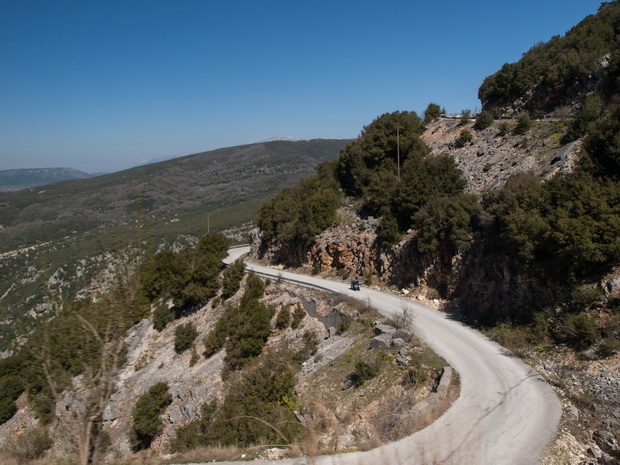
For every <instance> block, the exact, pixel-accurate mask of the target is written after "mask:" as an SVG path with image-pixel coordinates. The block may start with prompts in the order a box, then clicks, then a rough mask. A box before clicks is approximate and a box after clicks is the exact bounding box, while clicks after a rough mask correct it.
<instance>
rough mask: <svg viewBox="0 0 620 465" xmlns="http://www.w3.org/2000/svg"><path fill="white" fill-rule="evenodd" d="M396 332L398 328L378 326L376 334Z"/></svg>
mask: <svg viewBox="0 0 620 465" xmlns="http://www.w3.org/2000/svg"><path fill="white" fill-rule="evenodd" d="M395 332H396V328H395V327H394V326H390V325H376V326H375V334H377V335H379V334H393V333H395Z"/></svg>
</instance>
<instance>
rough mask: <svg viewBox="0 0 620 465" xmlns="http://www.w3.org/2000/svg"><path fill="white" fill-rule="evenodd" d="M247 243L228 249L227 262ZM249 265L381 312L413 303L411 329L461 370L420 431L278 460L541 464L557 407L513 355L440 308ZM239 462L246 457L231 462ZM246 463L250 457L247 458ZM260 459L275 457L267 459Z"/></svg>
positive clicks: (344, 464) (328, 464) (351, 464)
mask: <svg viewBox="0 0 620 465" xmlns="http://www.w3.org/2000/svg"><path fill="white" fill-rule="evenodd" d="M248 250H249V248H247V247H245V248H239V249H231V251H230V255H229V259H228V261H229V262H232V261H234V259H236V258H238V257H240V256H241V255H242V254H244V253H247V251H248ZM246 267H247V268H248V269H251V270H254V271H256V272H259V273H262V274H267V275H271V276H274V277H277V276H281V277H282V278H283V279H286V280H294V281H297V282H300V281H301V282H304V283H306V285H310V286H318V287H321V288H327V289H331V290H333V291H336V292H339V293H343V294H348V295H352V296H354V297H357V298H359V299H363V300H368V299H369V300H370V302H371V304H372V305H373V306H374V307H375V308H377V309H378V310H379V312H381V313H382V314H383V315H385V316H388V317H389V316H390V315H393V314H395V313H397V312H401V311H402V306H403V302H406V305H408V306H410V307H411V308H413V309H414V313H415V321H414V330H415V333H416V335H417V336H419V337H420V338H421V339H422V340H423V341H425V342H426V343H427V344H428V345H429V346H431V347H432V348H433V350H435V352H437V353H438V354H439V355H441V356H442V357H444V358H445V359H446V360H447V361H448V362H449V363H450V365H451V366H452V367H453V368H454V369H455V370H456V371H457V372H458V373H459V375H460V379H461V395H460V396H459V398H458V399H457V400H456V401H455V402H454V404H453V405H452V407H450V408H449V409H448V411H447V412H446V413H445V414H444V415H443V416H442V417H441V418H439V419H438V420H437V421H435V422H434V423H432V424H431V425H430V426H428V427H427V428H425V429H423V430H422V431H419V432H418V433H416V434H414V435H412V436H408V437H406V438H404V439H401V440H399V441H396V442H393V443H390V444H387V445H384V446H381V447H379V448H377V449H373V450H371V451H367V452H354V453H347V454H340V455H333V456H320V457H315V458H313V459H312V460H310V459H296V460H285V461H280V462H277V463H287V464H288V463H290V464H306V463H312V464H317V465H318V464H320V465H374V464H399V465H401V464H402V465H405V464H407V465H412V464H455V465H456V464H459V465H464V464H476V465H504V464H506V465H509V464H510V465H532V464H535V463H540V461H541V459H542V456H543V454H544V451H545V449H546V447H547V445H548V444H549V443H550V441H551V440H552V439H553V437H554V436H555V433H556V429H557V426H558V423H559V421H560V416H561V412H562V407H561V404H560V401H559V400H558V398H557V396H556V395H555V393H554V392H553V390H552V389H551V387H550V386H549V385H548V384H547V383H545V381H544V380H543V378H542V377H541V376H540V375H539V374H538V373H537V372H536V371H534V370H533V369H532V368H531V367H529V366H528V365H526V364H525V363H524V362H523V361H521V360H520V359H519V358H517V357H515V356H514V355H513V354H512V353H510V352H509V351H507V350H506V349H504V348H502V347H501V346H499V345H498V344H496V343H494V342H492V341H491V340H489V339H488V338H486V337H485V336H483V335H481V334H480V333H479V332H477V331H475V330H473V329H471V328H469V327H468V326H465V325H464V324H462V323H459V322H457V321H454V320H451V319H449V318H448V317H447V316H446V315H445V314H443V313H441V312H439V311H437V310H435V309H432V308H429V307H427V306H424V305H422V304H420V303H417V302H415V301H412V300H409V299H406V300H405V299H403V298H401V297H398V296H396V295H393V294H388V293H385V292H380V291H375V290H372V289H366V288H364V287H362V289H361V291H357V292H354V291H350V290H349V289H348V285H347V284H346V283H342V282H335V281H329V280H325V279H320V278H315V277H312V276H305V275H299V274H294V273H290V272H286V271H279V270H274V269H273V268H268V267H264V266H260V265H256V264H254V263H250V262H246ZM235 463H244V462H235ZM245 463H246V464H247V462H245ZM253 463H258V464H271V463H276V462H272V461H268V460H264V461H254V462H253Z"/></svg>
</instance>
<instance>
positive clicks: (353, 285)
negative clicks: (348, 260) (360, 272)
mask: <svg viewBox="0 0 620 465" xmlns="http://www.w3.org/2000/svg"><path fill="white" fill-rule="evenodd" d="M351 290H352V291H359V290H360V282H359V281H358V280H357V279H354V280H353V281H352V282H351Z"/></svg>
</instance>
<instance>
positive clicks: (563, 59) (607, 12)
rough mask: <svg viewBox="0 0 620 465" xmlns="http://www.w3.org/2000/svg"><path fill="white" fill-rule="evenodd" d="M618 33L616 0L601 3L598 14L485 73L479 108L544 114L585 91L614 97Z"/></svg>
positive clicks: (619, 64) (619, 61) (618, 80)
mask: <svg viewBox="0 0 620 465" xmlns="http://www.w3.org/2000/svg"><path fill="white" fill-rule="evenodd" d="M619 34H620V4H618V2H617V1H612V2H603V3H602V5H601V7H600V8H599V11H598V13H597V14H596V15H591V16H588V17H587V18H585V19H584V20H583V21H581V22H580V23H579V24H578V25H576V26H575V27H573V28H572V29H571V30H570V31H568V32H567V33H566V34H565V35H564V36H559V35H558V36H554V37H553V38H552V39H551V40H550V41H548V42H545V43H538V44H536V45H534V46H533V47H532V48H531V49H530V50H529V51H528V52H526V53H524V54H523V58H522V59H521V60H519V61H518V62H516V63H506V64H505V65H504V66H502V68H501V69H500V70H499V71H497V72H496V73H495V74H493V75H491V76H489V77H487V78H486V79H485V80H484V82H483V83H482V85H481V86H480V89H479V91H478V97H479V98H480V100H481V102H482V104H483V109H485V110H491V111H496V112H497V111H499V112H501V111H505V110H507V109H510V110H516V111H519V110H525V111H529V112H533V113H538V114H545V113H549V112H552V111H554V110H555V109H557V108H559V107H561V106H563V105H571V106H572V105H575V104H578V103H580V98H582V97H583V95H584V93H586V92H593V91H596V92H600V93H602V94H604V96H605V97H606V99H607V100H614V101H617V100H616V96H617V94H618V92H620V87H619V84H620V74H619V73H620V56H619V54H618V53H617V51H618V35H619ZM580 96H581V97H580Z"/></svg>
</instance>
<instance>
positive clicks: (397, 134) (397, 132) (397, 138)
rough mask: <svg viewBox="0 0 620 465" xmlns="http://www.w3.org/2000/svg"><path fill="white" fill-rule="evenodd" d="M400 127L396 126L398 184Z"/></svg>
mask: <svg viewBox="0 0 620 465" xmlns="http://www.w3.org/2000/svg"><path fill="white" fill-rule="evenodd" d="M401 127H402V126H396V168H397V170H398V181H399V182H400V129H401Z"/></svg>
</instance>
